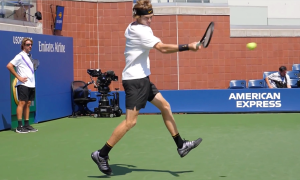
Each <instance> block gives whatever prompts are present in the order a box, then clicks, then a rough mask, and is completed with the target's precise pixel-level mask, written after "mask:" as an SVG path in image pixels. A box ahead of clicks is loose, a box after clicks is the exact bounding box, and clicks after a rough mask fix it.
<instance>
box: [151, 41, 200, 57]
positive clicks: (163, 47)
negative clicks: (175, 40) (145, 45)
mask: <svg viewBox="0 0 300 180" xmlns="http://www.w3.org/2000/svg"><path fill="white" fill-rule="evenodd" d="M197 43H198V42H193V43H190V44H179V45H176V44H164V43H162V42H159V43H157V44H155V45H154V48H155V49H156V50H158V51H160V52H161V53H165V54H169V53H174V52H181V51H189V50H190V51H198V50H199V49H201V46H199V47H198V48H197V47H196V45H197Z"/></svg>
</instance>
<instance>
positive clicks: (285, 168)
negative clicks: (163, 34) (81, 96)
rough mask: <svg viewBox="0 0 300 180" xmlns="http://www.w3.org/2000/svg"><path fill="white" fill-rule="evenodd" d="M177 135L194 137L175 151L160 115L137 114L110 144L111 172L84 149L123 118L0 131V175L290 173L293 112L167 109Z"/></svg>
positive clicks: (294, 153) (125, 178) (91, 179)
mask: <svg viewBox="0 0 300 180" xmlns="http://www.w3.org/2000/svg"><path fill="white" fill-rule="evenodd" d="M174 117H175V119H176V122H177V125H178V128H179V132H180V134H181V136H182V137H183V138H185V139H188V140H194V139H196V138H198V137H202V138H203V141H202V143H201V144H200V145H199V146H198V147H197V148H196V149H194V150H192V151H191V152H190V153H189V154H188V155H187V156H186V157H184V158H180V157H179V155H178V153H177V150H176V145H175V143H174V141H173V139H172V137H171V135H170V134H169V133H168V131H167V129H166V127H165V125H164V123H163V121H162V118H161V115H140V116H139V119H138V123H137V125H136V126H135V127H134V128H133V129H132V130H131V131H129V132H128V133H127V134H126V135H125V137H124V138H123V139H122V140H121V141H120V142H119V143H118V144H117V145H116V146H115V147H114V148H113V149H112V151H111V153H110V161H109V163H110V165H111V167H112V169H113V172H114V175H113V176H110V177H109V176H105V175H103V174H102V173H101V172H100V171H99V170H98V168H97V166H96V164H94V162H93V161H92V160H91V158H90V154H91V152H92V151H95V150H97V149H99V148H101V147H102V146H103V145H104V143H105V142H106V140H107V139H108V138H109V136H110V135H111V133H112V131H113V129H114V128H115V126H116V125H118V124H119V123H120V122H121V121H122V120H123V118H124V116H122V117H120V118H103V119H101V118H93V117H79V118H63V119H59V120H53V121H49V122H44V123H40V124H35V125H33V126H34V127H36V128H38V129H39V132H37V133H30V134H17V133H15V132H13V131H3V132H0V142H1V148H0V167H1V168H0V180H95V179H99V178H111V179H122V180H144V179H151V180H168V179H182V180H191V179H197V180H202V179H203V180H298V179H299V172H300V143H299V139H300V114H226V115H224V114H217V115H216V114H210V115H204V114H203V115H197V114H192V115H186V114H180V115H174Z"/></svg>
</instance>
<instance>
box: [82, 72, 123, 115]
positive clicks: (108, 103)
mask: <svg viewBox="0 0 300 180" xmlns="http://www.w3.org/2000/svg"><path fill="white" fill-rule="evenodd" d="M87 73H88V74H89V75H90V78H91V82H88V85H89V84H94V87H95V88H97V90H98V92H99V94H97V96H99V97H100V99H99V104H98V107H96V108H95V109H94V117H95V118H96V117H120V116H121V115H122V109H121V108H120V105H119V92H118V90H119V88H115V90H116V92H114V93H109V92H111V91H110V88H109V85H110V84H111V82H112V81H118V76H116V75H115V73H114V71H107V72H101V69H88V70H87ZM93 77H97V80H96V83H95V81H94V80H93ZM109 96H112V97H113V98H112V99H110V100H109V99H108V97H109Z"/></svg>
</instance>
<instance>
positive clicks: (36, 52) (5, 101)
mask: <svg viewBox="0 0 300 180" xmlns="http://www.w3.org/2000/svg"><path fill="white" fill-rule="evenodd" d="M23 37H29V38H32V40H33V48H32V51H31V53H32V56H33V58H34V59H38V60H39V61H40V66H39V68H38V70H37V71H36V102H35V103H36V117H35V122H36V123H38V122H41V121H46V120H51V119H55V118H60V117H64V116H68V115H70V114H71V112H72V106H71V103H70V102H71V82H72V81H73V77H74V76H73V38H70V37H60V36H51V35H40V34H30V33H19V32H7V31H0V40H1V45H2V46H1V48H0V52H1V56H0V82H1V85H2V87H1V93H0V130H2V129H7V128H10V124H11V100H10V73H9V71H8V69H7V68H6V65H7V63H8V62H9V61H10V60H12V59H13V58H14V57H15V55H16V54H18V53H19V52H20V51H21V49H20V44H21V41H22V39H23ZM46 44H47V45H46Z"/></svg>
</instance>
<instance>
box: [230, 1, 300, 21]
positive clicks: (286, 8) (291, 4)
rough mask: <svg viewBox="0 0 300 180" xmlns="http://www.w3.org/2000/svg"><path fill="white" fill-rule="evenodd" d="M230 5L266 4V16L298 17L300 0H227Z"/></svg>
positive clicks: (299, 15)
mask: <svg viewBox="0 0 300 180" xmlns="http://www.w3.org/2000/svg"><path fill="white" fill-rule="evenodd" d="M228 4H229V5H230V6H268V18H300V0H228Z"/></svg>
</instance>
